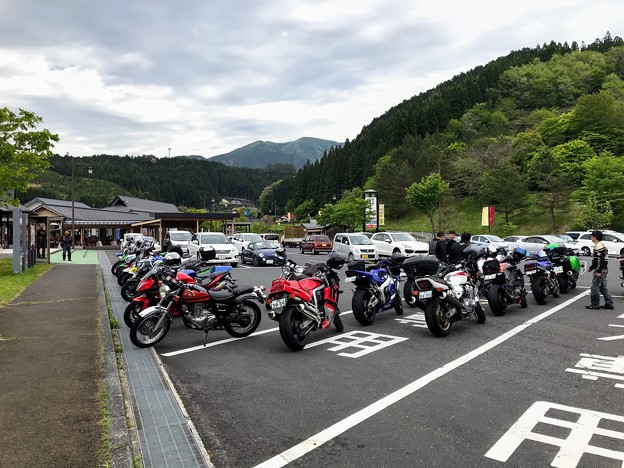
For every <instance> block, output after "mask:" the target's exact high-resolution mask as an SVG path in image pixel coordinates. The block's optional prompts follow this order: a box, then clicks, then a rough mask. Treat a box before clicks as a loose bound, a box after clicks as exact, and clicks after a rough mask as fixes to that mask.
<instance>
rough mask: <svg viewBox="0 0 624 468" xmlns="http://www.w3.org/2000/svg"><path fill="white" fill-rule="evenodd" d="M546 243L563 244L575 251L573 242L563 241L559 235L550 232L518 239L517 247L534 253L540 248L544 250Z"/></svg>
mask: <svg viewBox="0 0 624 468" xmlns="http://www.w3.org/2000/svg"><path fill="white" fill-rule="evenodd" d="M548 244H563V245H565V246H566V247H567V248H569V249H572V250H573V251H574V252H576V251H577V248H576V245H575V244H570V243H568V242H563V241H562V239H561V238H560V237H557V236H555V235H551V234H544V235H534V236H526V237H523V238H522V239H520V240H518V247H521V248H523V249H525V250H526V251H527V253H529V254H531V255H533V254H536V253H537V252H539V251H540V250H544V247H546V246H547V245H548Z"/></svg>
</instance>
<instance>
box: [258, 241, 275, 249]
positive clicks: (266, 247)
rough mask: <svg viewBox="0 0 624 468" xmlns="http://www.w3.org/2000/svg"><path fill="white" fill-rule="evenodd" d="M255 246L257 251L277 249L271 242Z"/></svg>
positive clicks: (259, 243) (261, 242) (262, 242)
mask: <svg viewBox="0 0 624 468" xmlns="http://www.w3.org/2000/svg"><path fill="white" fill-rule="evenodd" d="M253 246H254V249H256V250H260V249H274V248H275V247H276V246H275V244H274V243H273V242H269V241H260V242H254V243H253Z"/></svg>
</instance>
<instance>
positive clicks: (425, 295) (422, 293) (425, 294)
mask: <svg viewBox="0 0 624 468" xmlns="http://www.w3.org/2000/svg"><path fill="white" fill-rule="evenodd" d="M431 295H432V294H431V291H420V292H419V293H418V299H430V298H431Z"/></svg>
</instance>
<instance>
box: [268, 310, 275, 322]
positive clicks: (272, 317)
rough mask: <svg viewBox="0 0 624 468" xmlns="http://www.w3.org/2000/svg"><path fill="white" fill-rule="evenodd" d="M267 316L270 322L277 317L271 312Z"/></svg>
mask: <svg viewBox="0 0 624 468" xmlns="http://www.w3.org/2000/svg"><path fill="white" fill-rule="evenodd" d="M267 315H268V316H269V318H270V319H271V320H275V317H276V315H277V314H276V313H275V312H273V311H271V312H269V313H268V314H267Z"/></svg>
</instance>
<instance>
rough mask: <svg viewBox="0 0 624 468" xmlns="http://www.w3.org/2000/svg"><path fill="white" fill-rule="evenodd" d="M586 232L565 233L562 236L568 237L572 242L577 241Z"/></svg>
mask: <svg viewBox="0 0 624 468" xmlns="http://www.w3.org/2000/svg"><path fill="white" fill-rule="evenodd" d="M586 232H588V231H566V232H564V234H565V235H566V236H570V237H571V238H572V239H573V240H575V241H576V240H577V239H578V238H579V236H580V235H582V234H585V233H586Z"/></svg>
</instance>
